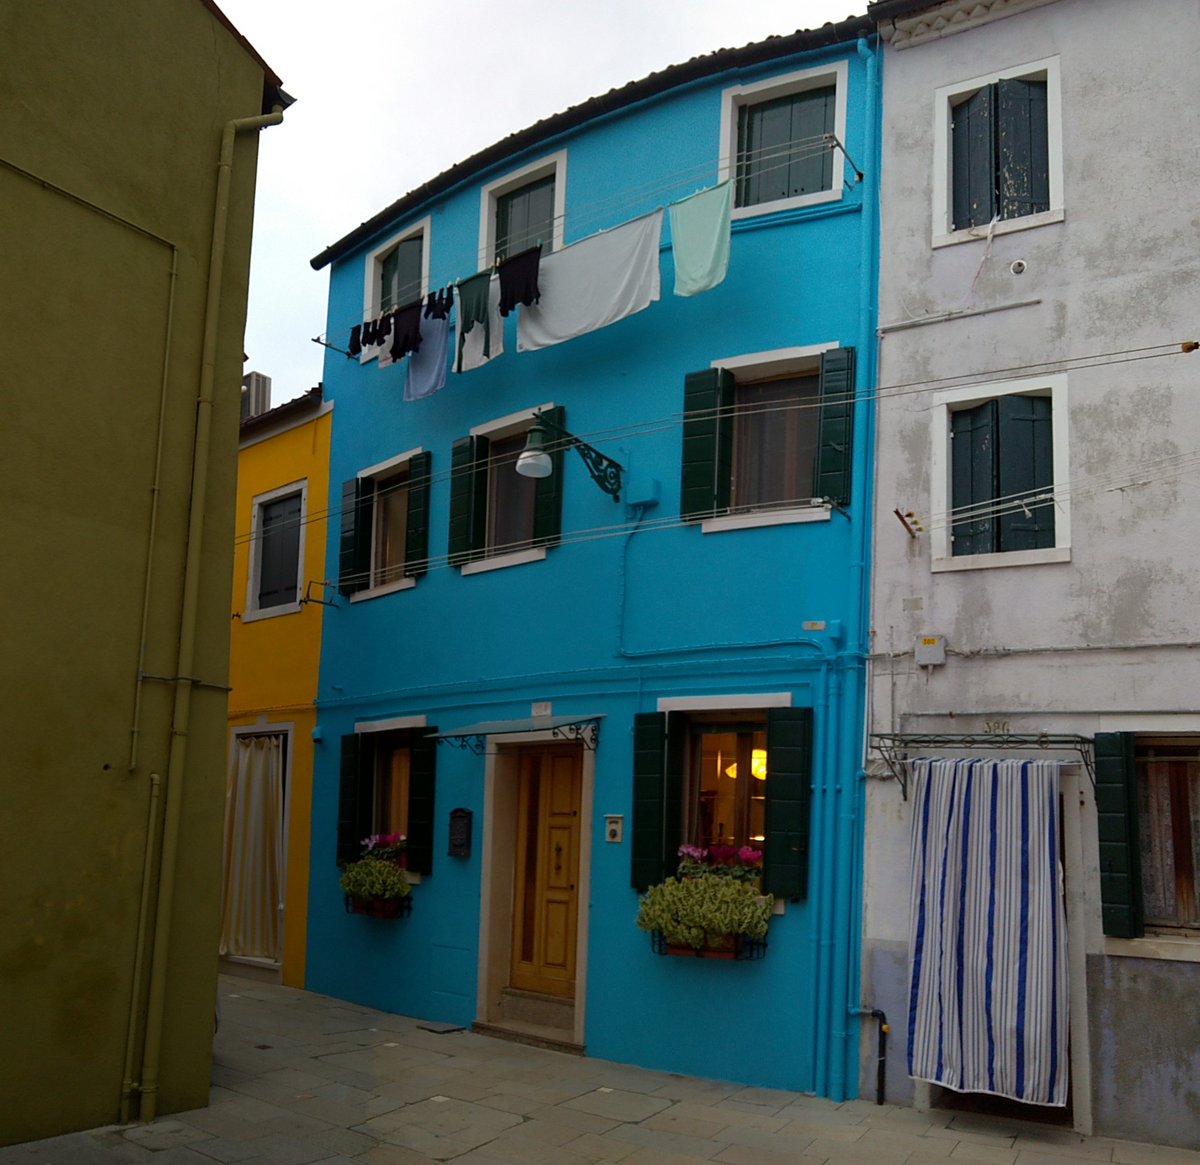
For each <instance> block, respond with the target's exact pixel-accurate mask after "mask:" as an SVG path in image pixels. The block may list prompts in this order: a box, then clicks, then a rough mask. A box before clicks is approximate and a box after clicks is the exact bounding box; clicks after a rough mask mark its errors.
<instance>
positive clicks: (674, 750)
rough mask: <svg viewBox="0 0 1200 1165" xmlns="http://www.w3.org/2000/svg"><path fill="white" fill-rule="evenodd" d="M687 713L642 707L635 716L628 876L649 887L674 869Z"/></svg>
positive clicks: (680, 822) (639, 887)
mask: <svg viewBox="0 0 1200 1165" xmlns="http://www.w3.org/2000/svg"><path fill="white" fill-rule="evenodd" d="M683 744H684V718H683V717H682V716H681V715H679V714H678V713H672V714H671V715H670V716H668V714H667V713H665V712H639V713H638V714H637V715H636V716H634V718H633V823H632V827H631V829H630V881H631V883H632V885H633V888H634V889H635V890H639V891H640V890H645V889H646V888H647V887H649V886H653V885H654V884H655V883H656V882H661V881H662V880H663V879H664V878H665V877H667V875H669V874H672V873H674V872H675V865H676V861H677V857H678V853H679V844H680V837H681V831H682V828H683Z"/></svg>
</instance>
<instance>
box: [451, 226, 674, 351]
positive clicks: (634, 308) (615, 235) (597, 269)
mask: <svg viewBox="0 0 1200 1165" xmlns="http://www.w3.org/2000/svg"><path fill="white" fill-rule="evenodd" d="M662 224H663V212H662V210H661V209H660V210H656V211H654V212H653V213H652V214H647V215H643V216H642V217H641V218H635V219H634V220H633V221H632V222H627V223H625V224H624V225H623V226H619V227H615V228H614V229H613V230H611V231H602V232H601V233H600V234H598V235H592V236H591V237H590V238H587V239H584V240H583V241H582V242H579V243H572V244H571V245H570V246H569V247H565V248H563V250H561V251H555V252H554V253H553V254H550V255H547V256H545V257H544V258H543V259H542V265H541V267H540V268H539V269H538V287H539V288H540V290H541V293H542V298H541V300H540V301H539V302H538V303H535V304H532V305H531V306H529V307H523V308H521V315H520V319H519V320H518V321H517V351H518V352H531V351H534V350H536V349H538V348H548V347H550V346H551V345H552V344H561V343H562V342H563V341H564V340H573V339H574V338H575V337H576V336H583V335H586V334H587V333H588V332H594V331H596V330H598V329H599V328H606V327H608V325H609V324H615V323H616V322H617V321H618V320H623V319H624V318H625V317H626V316H631V315H634V314H635V313H636V312H639V311H642V310H643V309H645V308H647V307H649V306H650V304H652V303H655V302H656V301H657V300H658V298H659V294H660V288H661V282H662V281H661V276H660V273H659V263H658V249H659V245H660V243H661V242H662ZM468 338H469V334H468Z"/></svg>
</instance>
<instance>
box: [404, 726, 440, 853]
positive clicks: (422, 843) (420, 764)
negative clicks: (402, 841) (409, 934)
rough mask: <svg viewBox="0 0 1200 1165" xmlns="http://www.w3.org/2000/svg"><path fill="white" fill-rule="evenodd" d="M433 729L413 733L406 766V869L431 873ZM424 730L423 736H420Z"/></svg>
mask: <svg viewBox="0 0 1200 1165" xmlns="http://www.w3.org/2000/svg"><path fill="white" fill-rule="evenodd" d="M435 732H437V729H436V728H426V729H418V730H417V731H415V732H413V734H412V740H411V743H410V745H409V769H408V868H409V869H410V870H412V871H413V872H414V873H418V874H431V873H433V810H434V792H435V787H436V784H437V780H436V778H437V741H436V740H435V739H434V737H433V734H434V733H435ZM422 733H425V734H426V735H422Z"/></svg>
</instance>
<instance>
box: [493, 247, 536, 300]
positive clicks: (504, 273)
mask: <svg viewBox="0 0 1200 1165" xmlns="http://www.w3.org/2000/svg"><path fill="white" fill-rule="evenodd" d="M541 258H542V245H541V243H538V245H537V246H536V247H530V248H529V250H528V251H522V252H521V253H520V254H519V255H514V256H513V257H512V258H511V259H505V260H504V262H503V263H501V264H500V267H499V269H498V274H499V276H500V314H501V315H502V316H506V315H508V313H509V312H510V311H512V309H513V308H514V307H516V306H517V304H523V305H525V306H528V305H529V304H531V303H537V301H538V300H539V299H541V293H540V292H539V291H538V264H539V263H540V262H541Z"/></svg>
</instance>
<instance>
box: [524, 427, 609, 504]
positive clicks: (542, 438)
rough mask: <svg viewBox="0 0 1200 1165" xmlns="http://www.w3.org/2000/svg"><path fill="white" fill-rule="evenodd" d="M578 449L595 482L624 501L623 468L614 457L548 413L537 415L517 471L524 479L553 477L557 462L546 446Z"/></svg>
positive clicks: (607, 492) (606, 491)
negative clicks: (622, 487)
mask: <svg viewBox="0 0 1200 1165" xmlns="http://www.w3.org/2000/svg"><path fill="white" fill-rule="evenodd" d="M547 445H551V447H553V448H562V447H564V446H566V447H568V448H571V449H574V450H576V451H577V452H578V453H579V456H580V457H582V458H583V463H584V465H586V466H587V471H588V473H590V474H591V475H592V481H594V482H595V483H596V484H597V485H598V486H599V487H600V488H601V489H602V490H603V491H604V492H605V493H606V494H608V495H610V496H611V497H612V499H613V501H615V502H619V501H620V500H621V466H620V465H619V464H618V463H617V462H615V461H614V460H613V459H612V458H611V457H605V456H604V454H603V453H601V452H600V451H599V450H598V449H593V448H592V447H591V445H588V444H587V443H586V442H584V441H581V440H580V439H579V438H578V437H576V436H575V435H574V434H573V433H568V432H567V430H566V429H564V428H563V427H562V426H561V425H558V424H555V422H554V421H552V420H550V418H549V417H547V416H546V415H545V414H544V413H534V414H533V425H532V426H531V428H530V430H529V436H528V437H527V438H526V439H525V448H524V449H523V450H522V451H521V456H520V457H518V458H517V472H518V473H519V474H520V475H521V476H522V477H549V476H550V474H552V473H553V472H554V462H553V460H552V459H551V457H550V454H549V453H547V452H546V446H547Z"/></svg>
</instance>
